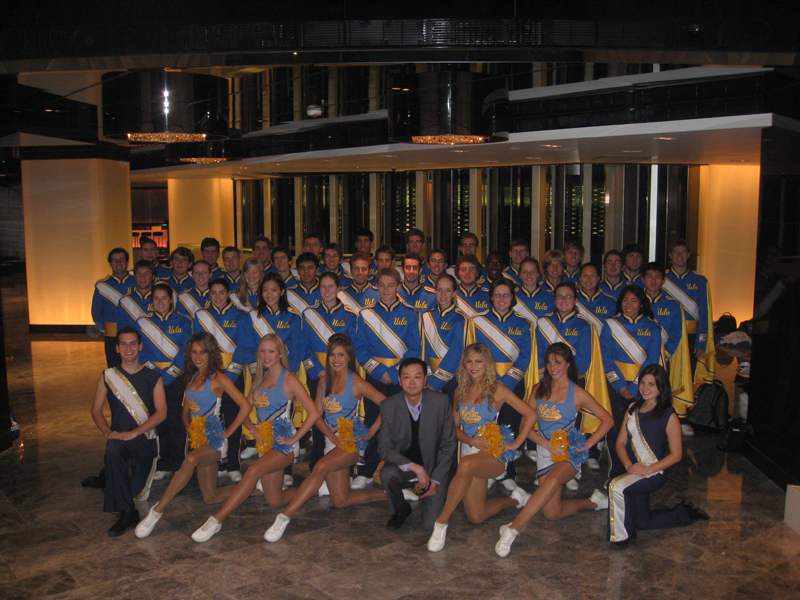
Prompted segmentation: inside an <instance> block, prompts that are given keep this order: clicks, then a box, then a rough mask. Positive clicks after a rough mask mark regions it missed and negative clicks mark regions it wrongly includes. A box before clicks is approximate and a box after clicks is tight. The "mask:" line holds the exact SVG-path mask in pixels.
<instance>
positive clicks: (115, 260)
mask: <svg viewBox="0 0 800 600" xmlns="http://www.w3.org/2000/svg"><path fill="white" fill-rule="evenodd" d="M111 272H112V273H113V274H114V275H115V276H116V277H117V279H122V278H123V277H125V275H127V273H128V259H127V258H125V253H124V252H115V253H114V254H112V255H111Z"/></svg>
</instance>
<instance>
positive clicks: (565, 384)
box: [495, 342, 614, 557]
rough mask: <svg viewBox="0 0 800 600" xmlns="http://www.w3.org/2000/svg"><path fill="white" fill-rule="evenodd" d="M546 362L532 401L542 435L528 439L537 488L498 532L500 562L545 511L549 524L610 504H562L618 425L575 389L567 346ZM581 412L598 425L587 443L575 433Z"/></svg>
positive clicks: (596, 499) (598, 497) (597, 497)
mask: <svg viewBox="0 0 800 600" xmlns="http://www.w3.org/2000/svg"><path fill="white" fill-rule="evenodd" d="M544 361H545V373H544V377H542V380H541V381H540V382H539V383H538V384H537V385H536V387H534V388H533V392H532V393H531V399H530V400H529V402H531V401H535V402H536V412H535V413H534V417H533V419H534V421H537V420H538V422H539V431H538V432H533V431H532V432H531V433H530V435H529V436H528V437H529V439H530V440H532V441H534V442H536V445H537V452H538V459H537V461H536V465H537V468H538V470H537V473H536V475H537V477H538V478H539V488H538V489H537V490H536V491H535V492H534V493H533V494H532V495H531V497H530V499H529V500H528V502H527V504H526V505H525V507H524V508H523V509H522V511H521V512H520V514H519V515H518V516H517V518H516V519H514V521H513V522H511V523H510V524H508V525H503V526H502V527H501V528H500V540H499V541H498V542H497V544H496V545H495V552H496V553H497V555H498V556H500V557H506V556H508V553H509V552H510V550H511V544H513V543H514V539H515V538H516V537H517V535H518V534H519V532H520V530H521V529H522V528H523V527H525V525H526V524H527V523H528V521H530V520H531V519H532V518H533V517H534V516H535V515H536V514H537V513H538V512H539V511H543V512H544V516H545V518H547V519H548V520H549V521H556V520H558V519H561V518H562V517H566V516H568V515H571V514H572V513H574V512H577V511H579V510H585V509H590V508H593V509H594V510H602V509H605V508H608V498H606V497H605V496H604V495H603V493H602V492H600V491H599V490H595V491H594V493H592V497H591V498H589V499H584V500H566V501H563V502H562V501H561V488H562V487H563V486H564V484H565V483H567V482H568V481H570V480H571V479H573V478H574V477H576V476H577V475H578V474H579V473H580V469H581V467H580V465H581V463H583V462H585V461H586V460H587V459H588V450H589V449H590V448H592V447H593V446H594V445H595V444H596V443H597V442H599V441H600V440H602V439H603V437H604V436H605V435H606V433H608V430H609V429H611V426H612V425H613V424H614V421H613V419H612V418H611V415H610V414H609V413H608V411H606V410H605V409H603V407H602V406H600V405H599V404H598V403H597V401H596V400H595V399H594V398H593V397H592V395H591V394H589V392H587V391H586V390H584V389H583V388H581V387H579V386H577V385H576V382H577V380H578V369H577V366H576V364H575V356H574V355H573V354H572V350H570V349H569V346H567V345H566V344H564V343H562V342H558V343H556V344H552V345H551V346H550V347H549V348H548V349H547V351H546V352H545V357H544ZM581 409H583V410H585V411H588V412H589V413H591V414H592V415H594V416H595V417H597V419H599V421H600V425H599V426H598V428H597V429H596V430H595V432H594V433H593V434H592V436H591V437H590V438H589V439H588V440H586V441H585V443H584V436H583V435H582V434H580V432H579V431H578V430H576V429H575V419H576V417H577V415H578V411H580V410H581Z"/></svg>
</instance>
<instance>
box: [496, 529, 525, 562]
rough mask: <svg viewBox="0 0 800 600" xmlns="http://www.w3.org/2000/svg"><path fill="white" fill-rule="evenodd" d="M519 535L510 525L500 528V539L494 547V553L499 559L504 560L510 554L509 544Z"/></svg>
mask: <svg viewBox="0 0 800 600" xmlns="http://www.w3.org/2000/svg"><path fill="white" fill-rule="evenodd" d="M518 535H519V531H517V530H516V529H512V528H511V524H510V523H509V524H508V525H503V526H501V527H500V539H499V540H497V543H496V544H495V545H494V551H495V552H496V553H497V556H499V557H500V558H505V557H506V556H508V553H509V552H511V544H513V543H514V540H515V539H516V537H517V536H518Z"/></svg>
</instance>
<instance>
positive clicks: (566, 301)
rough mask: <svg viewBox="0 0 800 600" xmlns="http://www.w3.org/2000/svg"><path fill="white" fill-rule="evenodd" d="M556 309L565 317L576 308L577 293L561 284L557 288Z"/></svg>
mask: <svg viewBox="0 0 800 600" xmlns="http://www.w3.org/2000/svg"><path fill="white" fill-rule="evenodd" d="M555 296H556V310H557V311H558V314H559V316H561V317H565V316H567V315H568V314H569V313H571V312H572V311H573V310H575V294H573V293H572V290H571V289H570V288H569V287H567V286H559V287H557V288H556V293H555Z"/></svg>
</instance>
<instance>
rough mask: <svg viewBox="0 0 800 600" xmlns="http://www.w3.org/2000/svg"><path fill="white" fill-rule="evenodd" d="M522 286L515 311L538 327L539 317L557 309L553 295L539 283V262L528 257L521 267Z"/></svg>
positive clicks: (517, 294) (518, 289)
mask: <svg viewBox="0 0 800 600" xmlns="http://www.w3.org/2000/svg"><path fill="white" fill-rule="evenodd" d="M519 278H520V285H519V287H518V288H517V290H516V297H517V304H516V305H515V306H514V310H515V311H517V312H518V313H519V314H521V315H522V316H523V317H525V318H526V319H528V321H530V322H531V324H532V325H533V326H534V327H536V325H537V323H538V320H539V317H541V316H543V315H546V314H547V313H549V312H551V311H553V310H554V309H555V300H554V299H553V294H551V293H550V292H548V291H547V289H546V288H545V286H543V285H541V284H540V283H539V261H538V260H536V259H535V258H532V257H530V256H527V257H525V258H523V259H522V262H521V263H520V265H519Z"/></svg>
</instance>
